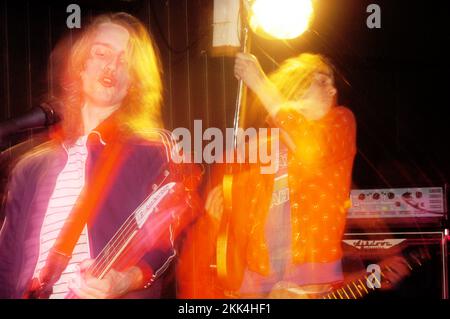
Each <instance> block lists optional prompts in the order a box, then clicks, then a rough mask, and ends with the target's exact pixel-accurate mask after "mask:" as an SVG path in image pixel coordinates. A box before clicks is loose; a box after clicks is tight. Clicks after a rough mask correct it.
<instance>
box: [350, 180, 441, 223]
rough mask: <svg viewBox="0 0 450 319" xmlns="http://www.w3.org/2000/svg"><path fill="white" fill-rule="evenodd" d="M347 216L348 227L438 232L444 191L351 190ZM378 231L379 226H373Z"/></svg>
mask: <svg viewBox="0 0 450 319" xmlns="http://www.w3.org/2000/svg"><path fill="white" fill-rule="evenodd" d="M350 199H351V207H350V208H349V210H348V213H347V220H348V223H349V224H350V225H353V224H358V223H359V224H363V225H371V226H374V225H376V224H377V223H382V224H385V225H388V226H390V227H393V226H394V227H395V226H400V227H402V228H405V227H408V226H411V227H414V228H426V227H428V226H431V227H433V226H435V227H436V228H439V229H442V228H444V227H445V226H446V222H447V207H446V190H445V188H442V187H420V188H391V189H355V190H352V191H351V194H350ZM374 228H377V229H378V228H382V227H374Z"/></svg>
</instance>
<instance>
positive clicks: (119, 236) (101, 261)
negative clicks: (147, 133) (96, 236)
mask: <svg viewBox="0 0 450 319" xmlns="http://www.w3.org/2000/svg"><path fill="white" fill-rule="evenodd" d="M166 178H167V176H166V177H165V178H164V179H163V181H161V183H160V184H159V186H158V188H160V187H161V185H162V183H163V182H164V181H165V180H166ZM154 193H155V192H153V193H152V194H151V195H149V196H148V197H147V198H146V199H145V200H144V201H143V204H144V203H145V202H146V201H147V200H148V199H149V198H150V197H151V196H152V195H153V194H154ZM143 204H142V205H143ZM142 205H140V206H139V207H138V208H137V209H136V210H135V211H134V212H133V213H132V214H131V215H130V216H129V217H128V218H127V220H126V221H125V223H124V224H123V225H122V227H121V228H120V229H119V230H118V231H117V232H116V234H115V235H114V236H113V238H112V239H111V241H110V243H111V244H107V245H106V246H105V247H104V248H103V250H102V251H101V252H100V254H99V256H98V261H96V262H94V264H93V265H92V269H90V271H91V272H92V273H93V274H94V272H95V273H97V274H101V273H102V272H104V271H105V269H106V267H107V266H108V263H109V261H110V259H109V258H108V256H107V255H106V252H105V251H106V249H107V248H108V249H107V250H108V253H109V255H111V253H114V254H115V253H116V252H117V251H119V250H120V249H122V245H123V244H124V243H125V242H127V241H128V240H129V239H130V235H131V234H132V233H133V232H134V231H135V230H137V229H138V227H137V226H138V225H137V224H136V223H133V221H135V220H134V218H133V217H134V215H135V213H136V211H138V210H139V209H140V208H141V207H142ZM150 214H151V213H150ZM133 226H134V228H133ZM124 234H126V235H124ZM110 252H111V253H110Z"/></svg>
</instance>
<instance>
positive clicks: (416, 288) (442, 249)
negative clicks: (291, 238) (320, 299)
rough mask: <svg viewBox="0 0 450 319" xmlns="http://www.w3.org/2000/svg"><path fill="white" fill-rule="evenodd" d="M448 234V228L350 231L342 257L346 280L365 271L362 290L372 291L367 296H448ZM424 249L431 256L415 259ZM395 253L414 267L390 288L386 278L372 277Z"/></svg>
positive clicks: (361, 283)
mask: <svg viewBox="0 0 450 319" xmlns="http://www.w3.org/2000/svg"><path fill="white" fill-rule="evenodd" d="M447 236H448V231H443V232H391V233H346V234H345V235H344V239H343V251H344V257H343V259H342V264H343V269H344V273H345V274H346V277H347V279H346V280H347V281H350V280H349V279H348V278H354V274H362V278H363V280H360V281H359V283H360V286H359V287H361V286H362V285H365V287H362V288H363V289H361V291H363V290H365V291H369V293H368V294H367V295H366V296H365V298H367V299H395V298H425V299H441V298H442V299H448V264H447ZM420 251H422V252H424V251H425V252H426V253H427V258H425V259H423V260H415V259H414V258H415V256H416V255H417V253H419V252H420ZM393 256H403V257H404V260H406V261H407V262H408V267H410V268H411V269H410V270H409V271H408V272H409V273H408V274H405V276H404V277H403V279H402V280H401V281H400V282H399V283H398V284H397V285H396V286H394V287H392V288H390V289H386V288H387V287H386V286H385V285H386V284H385V283H384V282H383V281H382V280H379V281H378V280H375V279H376V277H374V278H375V279H374V278H372V277H373V276H375V275H376V274H374V271H375V270H377V269H382V268H381V265H383V263H386V262H387V261H389V260H392V258H391V257H393ZM411 259H412V261H411ZM364 278H365V279H366V280H364ZM378 278H379V277H378ZM377 283H378V285H377ZM383 285H384V286H383Z"/></svg>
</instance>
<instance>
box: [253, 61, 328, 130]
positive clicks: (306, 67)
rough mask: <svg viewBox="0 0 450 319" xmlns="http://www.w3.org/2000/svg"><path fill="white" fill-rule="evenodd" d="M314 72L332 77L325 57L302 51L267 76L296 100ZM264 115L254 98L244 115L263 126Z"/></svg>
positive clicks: (283, 91)
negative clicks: (246, 114) (248, 110)
mask: <svg viewBox="0 0 450 319" xmlns="http://www.w3.org/2000/svg"><path fill="white" fill-rule="evenodd" d="M315 73H324V74H328V75H330V76H331V77H332V78H334V67H333V65H332V64H331V62H330V61H329V60H328V59H327V58H326V57H324V56H322V55H320V54H312V53H302V54H300V55H298V56H296V57H293V58H290V59H287V60H285V61H284V62H283V63H282V64H281V65H280V66H279V67H278V68H277V69H276V70H275V71H273V72H272V73H270V74H269V75H268V78H269V80H270V81H271V82H272V83H273V84H274V85H275V87H276V88H277V89H278V90H279V92H280V93H281V95H282V96H283V97H284V98H285V99H286V100H288V101H289V100H296V99H297V98H298V97H300V96H301V95H302V94H303V93H304V92H305V91H306V90H307V89H308V88H309V87H310V86H311V83H312V81H313V79H314V74H315ZM266 117H267V113H266V112H265V111H264V108H263V107H262V105H261V102H260V101H259V100H258V99H256V98H255V99H254V100H253V101H252V103H251V108H250V112H249V113H248V116H247V117H246V118H247V119H248V120H249V122H251V123H248V124H253V125H256V126H261V125H262V126H265V125H266V124H265V120H266Z"/></svg>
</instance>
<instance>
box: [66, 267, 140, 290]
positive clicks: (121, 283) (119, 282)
mask: <svg viewBox="0 0 450 319" xmlns="http://www.w3.org/2000/svg"><path fill="white" fill-rule="evenodd" d="M93 262H94V260H93V259H87V260H85V261H83V262H81V263H80V265H79V268H78V270H77V274H76V277H75V278H74V279H73V280H71V281H70V282H69V289H70V290H71V291H72V292H73V293H74V294H75V295H76V296H77V297H78V298H81V299H114V298H119V297H121V296H123V295H125V294H126V293H128V292H130V291H132V290H135V289H137V287H139V285H140V282H141V281H142V272H141V270H140V269H139V268H138V267H131V268H129V269H128V270H126V271H124V272H119V271H116V270H114V269H112V270H110V271H109V272H108V273H107V274H106V275H105V276H104V277H103V278H102V279H98V278H96V277H94V276H92V275H91V274H89V272H88V271H87V270H88V269H89V267H90V266H91V265H92V263H93Z"/></svg>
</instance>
